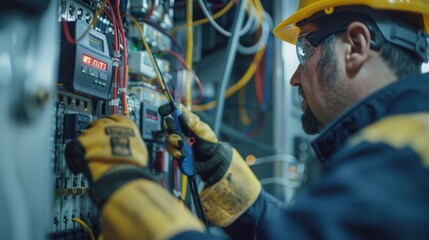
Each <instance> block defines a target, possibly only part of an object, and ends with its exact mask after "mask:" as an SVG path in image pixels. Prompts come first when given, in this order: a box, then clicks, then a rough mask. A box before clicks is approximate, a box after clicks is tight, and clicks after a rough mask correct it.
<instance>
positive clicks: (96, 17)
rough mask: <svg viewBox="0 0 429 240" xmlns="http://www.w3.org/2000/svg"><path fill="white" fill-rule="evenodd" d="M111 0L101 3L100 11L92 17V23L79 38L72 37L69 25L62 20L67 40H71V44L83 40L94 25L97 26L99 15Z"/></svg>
mask: <svg viewBox="0 0 429 240" xmlns="http://www.w3.org/2000/svg"><path fill="white" fill-rule="evenodd" d="M108 1H109V0H104V1H103V3H101V6H100V8H99V9H98V11H97V13H96V14H95V16H94V17H93V18H92V21H91V23H90V24H89V26H88V28H87V29H86V30H85V32H83V33H82V35H81V36H79V37H78V38H76V39H73V38H72V37H71V35H70V31H69V27H68V25H67V22H66V21H62V26H63V32H64V35H65V37H66V40H67V42H69V43H70V44H76V43H77V42H79V41H80V40H82V39H83V38H84V37H85V36H86V35H87V34H88V33H89V31H90V30H91V28H93V27H94V26H95V24H96V23H97V21H98V17H99V16H100V15H101V13H102V12H103V10H104V7H105V6H106V4H107V2H108Z"/></svg>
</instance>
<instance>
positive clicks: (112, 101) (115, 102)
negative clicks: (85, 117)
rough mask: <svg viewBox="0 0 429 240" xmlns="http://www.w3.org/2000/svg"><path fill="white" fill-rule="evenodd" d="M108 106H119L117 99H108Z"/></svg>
mask: <svg viewBox="0 0 429 240" xmlns="http://www.w3.org/2000/svg"><path fill="white" fill-rule="evenodd" d="M109 106H119V99H112V100H110V102H109Z"/></svg>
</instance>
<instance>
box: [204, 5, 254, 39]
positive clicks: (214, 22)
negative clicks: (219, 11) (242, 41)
mask: <svg viewBox="0 0 429 240" xmlns="http://www.w3.org/2000/svg"><path fill="white" fill-rule="evenodd" d="M242 1H245V3H244V4H246V6H247V5H248V4H247V3H248V2H247V1H248V0H242ZM198 3H199V4H200V7H201V10H202V11H203V13H204V15H205V16H206V18H207V19H208V20H209V22H210V24H211V25H212V26H213V27H214V28H215V29H216V30H217V31H218V32H219V33H221V34H222V35H224V36H225V37H231V35H232V34H231V32H228V31H227V30H225V29H223V28H222V27H221V26H220V25H219V24H217V22H216V21H215V20H214V19H213V17H212V16H211V15H210V13H209V11H208V10H207V8H206V6H205V4H204V2H203V0H198ZM250 6H252V5H250ZM249 9H250V12H251V11H252V8H249ZM252 16H254V15H253V14H251V13H249V18H248V20H247V23H246V24H245V26H244V27H243V29H240V32H239V34H238V35H239V36H243V35H244V34H246V33H247V31H248V30H249V29H250V24H251V23H252V21H253V19H254V18H253V17H252ZM248 24H249V26H248V27H247V25H248ZM240 27H241V26H240ZM243 30H244V31H243Z"/></svg>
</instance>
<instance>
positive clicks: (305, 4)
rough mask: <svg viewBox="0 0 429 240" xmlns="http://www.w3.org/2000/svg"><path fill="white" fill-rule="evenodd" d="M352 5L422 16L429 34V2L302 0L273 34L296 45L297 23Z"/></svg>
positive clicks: (412, 0)
mask: <svg viewBox="0 0 429 240" xmlns="http://www.w3.org/2000/svg"><path fill="white" fill-rule="evenodd" d="M350 5H366V6H368V7H371V8H373V9H375V10H388V11H389V10H391V11H403V12H411V13H416V14H421V15H422V16H423V23H424V28H425V31H426V33H428V34H429V0H301V3H300V5H299V9H298V11H297V12H295V13H294V14H292V15H291V16H290V17H288V18H287V19H285V20H284V21H283V22H281V23H280V24H279V25H277V26H276V27H275V28H274V30H273V33H274V35H275V36H276V37H278V38H280V39H281V40H283V41H286V42H288V43H292V44H295V43H296V39H297V37H298V34H299V32H300V29H299V28H298V27H297V26H296V23H297V22H300V21H302V20H304V19H306V18H309V17H311V16H312V15H313V14H315V13H317V12H320V11H325V13H326V14H331V13H333V12H334V11H335V8H336V7H344V6H350Z"/></svg>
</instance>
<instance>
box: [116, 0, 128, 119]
mask: <svg viewBox="0 0 429 240" xmlns="http://www.w3.org/2000/svg"><path fill="white" fill-rule="evenodd" d="M116 14H117V17H118V22H119V30H120V31H121V35H122V36H121V38H122V45H123V46H124V54H123V56H124V58H123V59H124V64H123V66H124V77H123V79H122V88H127V79H128V54H127V41H126V39H125V32H124V26H123V25H122V18H121V13H120V10H119V0H116ZM121 94H122V109H123V114H124V115H125V116H127V115H128V107H127V94H126V92H125V91H121Z"/></svg>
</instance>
